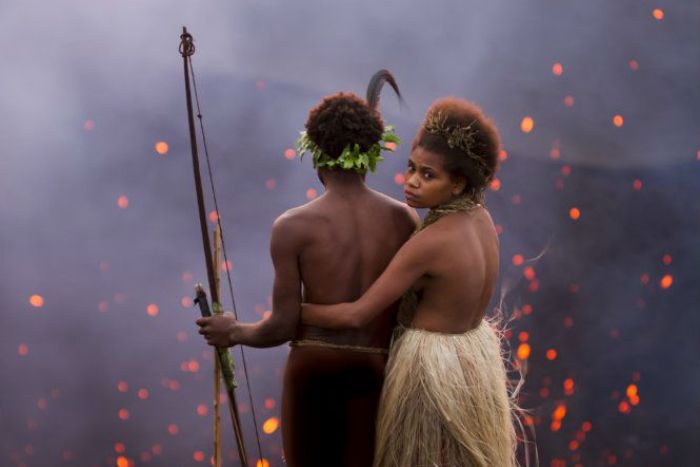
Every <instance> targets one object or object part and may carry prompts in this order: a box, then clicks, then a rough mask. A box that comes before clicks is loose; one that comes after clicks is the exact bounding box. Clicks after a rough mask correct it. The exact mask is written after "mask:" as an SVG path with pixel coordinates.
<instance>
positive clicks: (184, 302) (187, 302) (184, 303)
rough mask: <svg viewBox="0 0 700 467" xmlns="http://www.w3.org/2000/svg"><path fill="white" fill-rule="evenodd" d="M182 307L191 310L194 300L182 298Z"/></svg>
mask: <svg viewBox="0 0 700 467" xmlns="http://www.w3.org/2000/svg"><path fill="white" fill-rule="evenodd" d="M180 305H182V306H183V308H191V307H192V305H193V303H192V299H191V298H190V297H182V299H181V300H180Z"/></svg>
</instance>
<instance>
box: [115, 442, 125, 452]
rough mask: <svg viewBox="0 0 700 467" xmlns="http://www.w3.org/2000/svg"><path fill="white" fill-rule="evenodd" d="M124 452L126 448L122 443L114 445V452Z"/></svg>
mask: <svg viewBox="0 0 700 467" xmlns="http://www.w3.org/2000/svg"><path fill="white" fill-rule="evenodd" d="M124 451H126V446H124V443H114V452H119V453H122V452H124Z"/></svg>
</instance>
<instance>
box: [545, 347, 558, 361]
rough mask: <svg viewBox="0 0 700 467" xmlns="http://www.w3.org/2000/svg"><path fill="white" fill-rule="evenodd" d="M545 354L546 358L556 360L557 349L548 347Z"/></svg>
mask: <svg viewBox="0 0 700 467" xmlns="http://www.w3.org/2000/svg"><path fill="white" fill-rule="evenodd" d="M546 356H547V360H556V358H557V351H556V350H554V349H549V350H547V353H546Z"/></svg>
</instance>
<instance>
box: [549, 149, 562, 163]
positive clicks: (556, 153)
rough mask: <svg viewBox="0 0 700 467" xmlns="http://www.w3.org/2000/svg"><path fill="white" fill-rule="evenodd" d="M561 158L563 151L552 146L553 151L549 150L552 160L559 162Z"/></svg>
mask: <svg viewBox="0 0 700 467" xmlns="http://www.w3.org/2000/svg"><path fill="white" fill-rule="evenodd" d="M560 156H561V151H559V148H558V147H557V146H552V149H550V150H549V157H550V159H552V160H554V161H555V160H557V159H559V157H560Z"/></svg>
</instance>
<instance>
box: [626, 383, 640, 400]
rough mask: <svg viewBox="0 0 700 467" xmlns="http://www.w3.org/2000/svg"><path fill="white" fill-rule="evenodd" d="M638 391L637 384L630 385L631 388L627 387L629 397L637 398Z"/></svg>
mask: <svg viewBox="0 0 700 467" xmlns="http://www.w3.org/2000/svg"><path fill="white" fill-rule="evenodd" d="M637 391H638V389H637V385H636V384H630V385H629V386H627V391H626V393H627V397H634V396H636V395H637Z"/></svg>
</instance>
